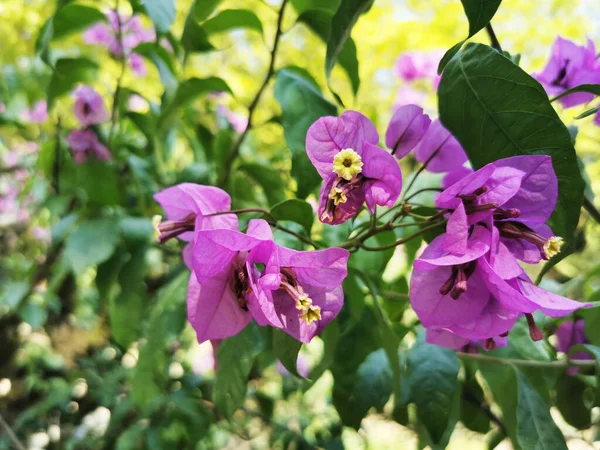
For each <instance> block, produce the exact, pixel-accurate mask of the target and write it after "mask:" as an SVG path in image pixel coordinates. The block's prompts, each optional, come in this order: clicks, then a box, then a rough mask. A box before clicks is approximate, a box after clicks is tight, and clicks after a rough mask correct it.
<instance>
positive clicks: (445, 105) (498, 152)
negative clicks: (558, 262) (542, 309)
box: [438, 44, 584, 254]
mask: <svg viewBox="0 0 600 450" xmlns="http://www.w3.org/2000/svg"><path fill="white" fill-rule="evenodd" d="M438 95H439V110H440V119H441V120H442V122H443V123H444V125H445V126H446V128H448V129H449V130H450V131H451V132H452V133H453V134H454V135H455V136H456V137H457V138H458V140H459V141H460V142H461V144H462V146H463V148H464V149H465V151H466V152H467V155H468V156H469V160H470V161H471V164H472V165H473V167H474V168H475V169H479V168H480V167H482V166H484V165H485V164H487V163H490V162H493V161H495V160H498V159H501V158H506V157H509V156H515V155H533V154H547V155H550V156H551V157H552V162H553V166H554V171H555V172H556V176H557V178H558V185H559V196H558V202H557V205H556V209H555V211H554V214H553V215H552V218H551V222H550V225H551V227H552V230H553V231H554V233H556V234H557V235H559V236H562V237H563V238H565V240H566V241H567V242H568V243H569V244H571V245H572V241H573V236H574V232H575V228H576V226H577V222H578V220H579V213H580V209H581V205H582V203H583V189H584V182H583V179H582V178H581V174H580V172H579V167H578V165H577V158H576V154H575V149H574V148H573V145H572V144H571V137H570V135H569V131H568V130H567V128H566V127H565V125H564V124H563V123H562V122H561V120H560V118H559V117H558V115H557V114H556V112H555V111H554V108H552V106H551V105H550V102H549V101H548V97H547V95H546V92H545V91H544V89H543V88H542V86H541V85H540V84H539V83H538V82H537V81H536V80H534V79H533V78H532V77H531V76H530V75H529V74H527V73H526V72H525V71H523V70H522V69H521V68H520V67H518V66H516V65H515V64H513V63H512V62H511V61H510V60H509V59H507V58H505V57H504V56H502V55H501V54H500V53H498V52H496V51H495V50H493V49H492V48H490V47H488V46H486V45H482V44H469V45H467V47H466V48H465V49H464V50H463V51H462V52H461V53H460V54H459V55H458V57H457V58H455V59H453V60H452V61H451V62H450V63H449V64H448V66H447V67H446V70H445V71H444V74H443V76H442V80H441V83H440V87H439V90H438ZM568 251H569V248H566V246H565V248H563V252H562V253H563V254H568Z"/></svg>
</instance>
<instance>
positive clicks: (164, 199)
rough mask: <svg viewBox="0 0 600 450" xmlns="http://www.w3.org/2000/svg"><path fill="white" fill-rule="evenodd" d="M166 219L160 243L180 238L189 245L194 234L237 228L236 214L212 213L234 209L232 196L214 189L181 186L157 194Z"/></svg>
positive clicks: (186, 184) (160, 229)
mask: <svg viewBox="0 0 600 450" xmlns="http://www.w3.org/2000/svg"><path fill="white" fill-rule="evenodd" d="M154 199H155V200H156V201H157V202H158V203H159V204H160V206H162V208H163V209H164V211H165V215H166V216H167V220H166V221H165V222H160V223H158V224H157V228H158V233H159V236H158V240H159V242H161V243H162V242H166V241H167V240H169V239H171V238H174V237H178V238H179V239H181V240H183V241H186V242H190V241H192V240H193V239H194V233H195V231H199V230H213V229H221V228H223V229H227V230H235V231H237V229H238V219H237V216H236V215H235V214H221V215H215V216H210V214H214V213H220V212H226V211H230V210H231V197H230V196H229V194H228V193H227V192H225V191H224V190H222V189H219V188H217V187H214V186H203V185H200V184H194V183H181V184H178V185H176V186H172V187H169V188H167V189H164V190H163V191H161V192H159V193H157V194H154Z"/></svg>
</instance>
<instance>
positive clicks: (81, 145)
mask: <svg viewBox="0 0 600 450" xmlns="http://www.w3.org/2000/svg"><path fill="white" fill-rule="evenodd" d="M67 143H68V144H69V147H70V148H71V152H72V153H73V159H74V160H75V163H76V164H83V163H84V162H86V161H87V160H88V159H89V158H92V157H94V158H96V159H97V160H98V161H108V160H110V159H111V158H112V156H111V154H110V152H109V151H108V149H107V148H106V147H105V146H104V145H103V144H102V143H101V142H100V141H99V140H98V136H96V133H94V132H93V131H92V130H89V129H85V130H73V131H71V133H69V136H68V137H67Z"/></svg>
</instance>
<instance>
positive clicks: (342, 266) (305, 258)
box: [278, 246, 350, 288]
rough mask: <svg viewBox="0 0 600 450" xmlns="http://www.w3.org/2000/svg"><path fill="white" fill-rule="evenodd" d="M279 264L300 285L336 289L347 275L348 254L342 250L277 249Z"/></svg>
mask: <svg viewBox="0 0 600 450" xmlns="http://www.w3.org/2000/svg"><path fill="white" fill-rule="evenodd" d="M278 250H279V263H280V264H281V266H282V267H290V268H292V269H293V270H294V272H295V273H296V275H297V277H298V280H299V281H300V283H301V284H302V285H304V284H307V285H311V286H318V287H328V288H336V287H339V286H340V285H341V284H342V281H344V279H345V278H346V276H347V275H348V267H347V266H348V258H349V256H350V253H349V252H348V250H345V249H342V248H328V249H325V250H316V251H308V252H305V251H296V250H290V249H288V248H284V247H279V246H278Z"/></svg>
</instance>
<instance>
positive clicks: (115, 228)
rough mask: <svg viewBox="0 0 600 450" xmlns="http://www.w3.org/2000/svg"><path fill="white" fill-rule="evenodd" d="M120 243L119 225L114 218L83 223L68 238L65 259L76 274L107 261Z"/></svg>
mask: <svg viewBox="0 0 600 450" xmlns="http://www.w3.org/2000/svg"><path fill="white" fill-rule="evenodd" d="M118 241H119V224H118V222H116V221H115V220H114V219H112V218H108V217H107V218H100V219H92V220H88V221H87V222H83V223H81V224H80V225H79V226H78V227H77V228H76V229H75V231H73V232H72V233H71V235H70V236H69V237H68V238H67V243H66V245H65V257H66V258H67V260H68V261H69V262H70V263H71V267H72V269H73V271H74V272H75V273H76V274H82V273H83V272H84V271H85V269H87V268H88V267H91V266H95V265H97V264H100V263H102V262H104V261H106V260H107V259H108V258H110V257H111V255H112V254H113V252H114V251H115V248H116V247H117V243H118Z"/></svg>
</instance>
